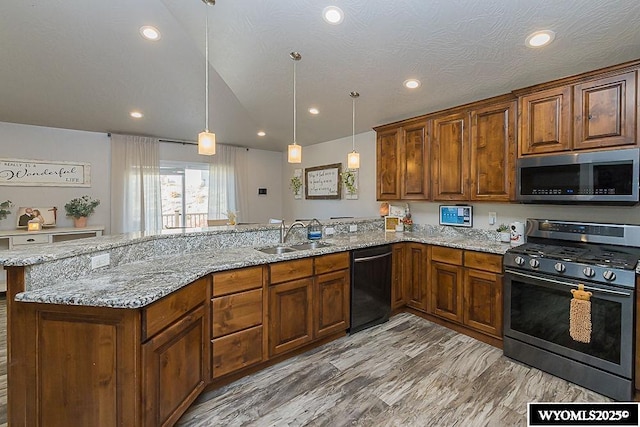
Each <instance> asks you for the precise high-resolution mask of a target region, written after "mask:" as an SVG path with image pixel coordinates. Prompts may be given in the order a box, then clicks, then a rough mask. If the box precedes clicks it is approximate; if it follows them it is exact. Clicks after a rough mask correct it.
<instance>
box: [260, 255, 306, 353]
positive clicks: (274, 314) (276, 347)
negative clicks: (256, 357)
mask: <svg viewBox="0 0 640 427" xmlns="http://www.w3.org/2000/svg"><path fill="white" fill-rule="evenodd" d="M308 261H309V262H310V263H311V260H310V259H309V260H308ZM312 293H313V278H312V277H311V276H309V277H307V278H304V279H297V280H291V281H288V282H283V283H279V284H276V285H273V284H272V285H271V286H270V287H269V356H276V355H279V354H282V353H285V352H287V351H290V350H293V349H294V348H297V347H300V346H302V345H304V344H307V343H308V342H310V341H311V340H312V339H313V299H312Z"/></svg>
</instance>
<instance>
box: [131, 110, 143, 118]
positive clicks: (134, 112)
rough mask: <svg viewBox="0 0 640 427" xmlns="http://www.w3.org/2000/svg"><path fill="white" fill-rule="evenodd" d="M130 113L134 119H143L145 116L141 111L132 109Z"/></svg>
mask: <svg viewBox="0 0 640 427" xmlns="http://www.w3.org/2000/svg"><path fill="white" fill-rule="evenodd" d="M129 115H130V116H131V117H133V118H134V119H141V118H142V117H143V116H144V114H142V113H141V112H140V111H132V112H130V113H129Z"/></svg>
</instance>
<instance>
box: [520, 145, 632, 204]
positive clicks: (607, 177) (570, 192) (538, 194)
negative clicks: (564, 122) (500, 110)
mask: <svg viewBox="0 0 640 427" xmlns="http://www.w3.org/2000/svg"><path fill="white" fill-rule="evenodd" d="M639 155H640V149H638V148H632V149H625V150H608V151H597V152H587V153H570V154H554V155H547V156H534V157H525V158H521V159H518V163H517V168H516V170H517V182H518V187H517V188H518V200H519V201H521V202H525V203H561V204H568V203H587V204H605V205H606V204H610V205H634V204H637V203H638V202H639V198H638V187H639V185H640V183H639V172H638V171H639V166H638V165H639V162H640V158H639Z"/></svg>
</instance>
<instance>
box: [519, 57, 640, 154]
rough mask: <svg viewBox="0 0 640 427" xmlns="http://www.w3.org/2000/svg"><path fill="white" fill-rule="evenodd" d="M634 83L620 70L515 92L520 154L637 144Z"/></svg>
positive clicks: (626, 70)
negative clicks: (517, 105) (518, 108)
mask: <svg viewBox="0 0 640 427" xmlns="http://www.w3.org/2000/svg"><path fill="white" fill-rule="evenodd" d="M636 67H637V66H636ZM636 79H637V71H636V69H635V67H632V68H631V69H629V68H620V69H619V70H603V71H599V72H594V73H589V74H587V75H583V76H576V77H572V78H569V79H564V80H560V81H558V82H553V83H548V84H543V85H540V86H534V87H531V88H527V89H523V90H522V91H517V92H520V94H519V103H520V134H519V135H520V137H519V140H520V144H519V146H520V151H519V155H520V156H528V155H532V154H534V155H535V154H546V153H554V152H559V151H570V150H593V149H599V148H608V147H619V146H625V145H635V144H637V136H636V133H637V125H638V122H637V99H638V98H637V91H636V86H637V83H636Z"/></svg>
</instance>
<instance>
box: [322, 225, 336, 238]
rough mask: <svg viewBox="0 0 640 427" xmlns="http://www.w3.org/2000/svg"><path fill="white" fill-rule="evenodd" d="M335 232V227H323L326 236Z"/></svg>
mask: <svg viewBox="0 0 640 427" xmlns="http://www.w3.org/2000/svg"><path fill="white" fill-rule="evenodd" d="M335 232H336V229H335V228H333V227H325V229H324V234H325V235H327V236H331V235H333V234H335Z"/></svg>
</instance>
